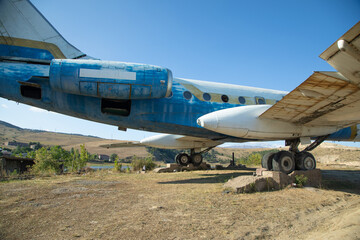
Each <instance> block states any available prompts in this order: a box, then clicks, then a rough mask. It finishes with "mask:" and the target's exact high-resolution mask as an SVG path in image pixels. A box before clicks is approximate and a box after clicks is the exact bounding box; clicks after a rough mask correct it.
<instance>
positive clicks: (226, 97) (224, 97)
mask: <svg viewBox="0 0 360 240" xmlns="http://www.w3.org/2000/svg"><path fill="white" fill-rule="evenodd" d="M221 100H222V101H223V102H228V101H229V97H228V96H227V95H222V96H221Z"/></svg>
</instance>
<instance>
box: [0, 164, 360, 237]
mask: <svg viewBox="0 0 360 240" xmlns="http://www.w3.org/2000/svg"><path fill="white" fill-rule="evenodd" d="M246 174H251V172H249V171H197V172H183V173H164V174H155V173H147V174H125V173H121V174H115V173H112V172H105V171H98V172H95V173H90V174H87V175H82V176H78V175H67V176H55V177H50V178H43V179H34V180H27V181H13V182H2V183H0V239H75V238H76V239H290V238H296V239H328V238H330V237H335V238H336V239H358V238H359V237H360V232H359V229H360V226H359V223H360V208H359V206H360V196H359V194H360V190H359V188H358V186H359V184H360V177H359V176H360V174H359V171H325V174H324V183H325V185H324V186H323V188H321V189H314V188H302V189H297V188H296V189H295V188H289V189H284V190H282V191H276V192H265V193H255V194H238V195H237V194H232V193H228V194H227V193H224V191H223V188H222V185H223V183H224V182H225V181H226V180H228V179H229V178H232V177H236V176H239V175H246ZM336 176H337V177H339V178H338V179H337V181H335V182H333V180H334V179H336ZM344 176H345V177H344ZM349 183H350V184H349Z"/></svg>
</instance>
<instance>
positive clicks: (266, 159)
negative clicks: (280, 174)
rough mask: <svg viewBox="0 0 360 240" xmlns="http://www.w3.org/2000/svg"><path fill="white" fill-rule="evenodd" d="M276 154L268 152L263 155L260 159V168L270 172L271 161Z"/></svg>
mask: <svg viewBox="0 0 360 240" xmlns="http://www.w3.org/2000/svg"><path fill="white" fill-rule="evenodd" d="M275 154H276V153H273V152H270V153H267V154H265V155H264V156H263V157H262V159H261V166H262V167H263V168H266V169H267V170H268V171H270V170H272V168H273V167H272V160H273V158H274V156H275Z"/></svg>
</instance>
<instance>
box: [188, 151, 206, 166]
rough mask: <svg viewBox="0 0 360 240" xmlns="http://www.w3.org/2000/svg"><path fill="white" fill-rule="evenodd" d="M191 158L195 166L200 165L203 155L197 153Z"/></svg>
mask: <svg viewBox="0 0 360 240" xmlns="http://www.w3.org/2000/svg"><path fill="white" fill-rule="evenodd" d="M191 159H192V163H193V164H194V165H195V166H199V165H200V164H201V163H202V160H203V157H202V156H201V154H200V153H196V154H194V155H192V156H191Z"/></svg>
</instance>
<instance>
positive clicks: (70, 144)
mask: <svg viewBox="0 0 360 240" xmlns="http://www.w3.org/2000/svg"><path fill="white" fill-rule="evenodd" d="M14 140H15V141H18V142H24V143H29V142H40V143H41V144H43V145H60V146H62V147H63V148H65V149H66V150H70V149H71V148H75V149H79V148H80V145H81V144H85V147H86V149H87V150H88V151H89V152H90V153H92V154H95V153H96V154H106V155H111V154H113V153H115V154H118V156H119V157H120V159H123V158H126V157H130V156H134V155H136V156H138V157H146V156H149V153H148V152H147V151H146V149H145V147H123V148H110V149H106V148H103V147H100V145H104V144H111V143H117V142H125V141H120V140H109V139H103V138H99V137H94V136H84V135H80V134H68V133H57V132H47V131H40V130H32V129H23V128H20V127H17V126H14V125H12V124H10V123H7V122H3V121H0V145H3V144H4V143H5V142H8V141H14ZM266 149H268V148H251V149H250V148H221V147H217V148H214V150H215V151H214V154H215V155H216V158H217V159H218V160H220V161H222V162H224V163H228V162H229V161H230V160H231V158H232V153H233V152H234V154H235V158H236V159H239V158H241V157H247V156H248V155H250V154H251V153H254V152H259V151H264V150H266ZM284 150H285V148H284ZM312 153H313V154H314V156H315V157H316V159H317V162H318V163H320V164H322V165H323V166H326V165H331V166H334V165H336V166H340V167H342V166H345V167H348V166H350V167H356V168H360V149H359V148H355V147H346V146H342V145H339V144H334V143H328V142H325V143H322V144H321V145H320V146H319V147H318V148H316V149H315V150H314V151H312Z"/></svg>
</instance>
